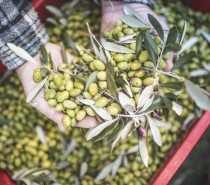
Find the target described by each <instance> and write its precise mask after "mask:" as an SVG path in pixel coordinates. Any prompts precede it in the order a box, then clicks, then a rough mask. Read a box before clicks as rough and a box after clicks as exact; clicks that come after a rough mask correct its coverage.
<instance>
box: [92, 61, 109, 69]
mask: <svg viewBox="0 0 210 185" xmlns="http://www.w3.org/2000/svg"><path fill="white" fill-rule="evenodd" d="M93 63H94V66H95V68H96V69H97V70H99V71H104V70H105V68H106V67H105V64H104V63H103V62H102V61H100V60H94V61H93Z"/></svg>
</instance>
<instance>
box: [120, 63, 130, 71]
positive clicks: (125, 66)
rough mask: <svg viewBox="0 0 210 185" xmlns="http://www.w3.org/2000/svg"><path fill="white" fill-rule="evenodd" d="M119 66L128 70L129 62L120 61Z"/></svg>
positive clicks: (122, 69)
mask: <svg viewBox="0 0 210 185" xmlns="http://www.w3.org/2000/svg"><path fill="white" fill-rule="evenodd" d="M118 68H119V69H120V70H121V71H126V70H127V69H128V63H127V62H120V63H119V64H118Z"/></svg>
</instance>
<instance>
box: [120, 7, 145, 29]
mask: <svg viewBox="0 0 210 185" xmlns="http://www.w3.org/2000/svg"><path fill="white" fill-rule="evenodd" d="M123 11H124V13H125V15H133V16H135V17H136V18H138V20H139V21H141V22H142V23H143V24H145V25H147V23H145V22H144V21H143V20H142V19H141V17H140V16H139V14H138V13H137V12H136V11H135V10H134V9H133V8H131V7H129V6H123ZM147 26H148V25H147Z"/></svg>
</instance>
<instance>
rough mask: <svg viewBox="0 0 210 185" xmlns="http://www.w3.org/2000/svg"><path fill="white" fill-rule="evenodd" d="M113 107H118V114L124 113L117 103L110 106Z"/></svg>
mask: <svg viewBox="0 0 210 185" xmlns="http://www.w3.org/2000/svg"><path fill="white" fill-rule="evenodd" d="M110 105H111V106H112V107H116V108H117V109H118V112H121V111H122V107H121V105H120V104H118V103H116V102H113V103H111V104H110Z"/></svg>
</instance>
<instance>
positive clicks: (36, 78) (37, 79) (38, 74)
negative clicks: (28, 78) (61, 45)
mask: <svg viewBox="0 0 210 185" xmlns="http://www.w3.org/2000/svg"><path fill="white" fill-rule="evenodd" d="M42 78H43V75H42V73H41V71H37V72H35V73H34V74H33V80H34V82H35V83H39V82H41V80H42Z"/></svg>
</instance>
